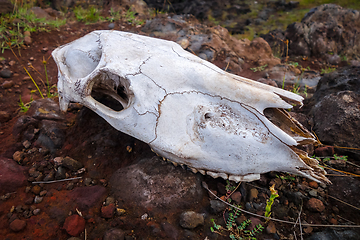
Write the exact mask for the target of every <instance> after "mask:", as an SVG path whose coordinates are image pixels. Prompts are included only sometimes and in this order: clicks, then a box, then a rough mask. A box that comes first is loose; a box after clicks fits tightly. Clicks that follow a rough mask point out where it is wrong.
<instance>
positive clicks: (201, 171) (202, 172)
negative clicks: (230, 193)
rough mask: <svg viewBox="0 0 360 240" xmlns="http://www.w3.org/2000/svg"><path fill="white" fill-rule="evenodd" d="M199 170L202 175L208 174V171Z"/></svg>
mask: <svg viewBox="0 0 360 240" xmlns="http://www.w3.org/2000/svg"><path fill="white" fill-rule="evenodd" d="M198 172H199V173H201V174H202V175H206V172H205V171H204V170H201V169H198Z"/></svg>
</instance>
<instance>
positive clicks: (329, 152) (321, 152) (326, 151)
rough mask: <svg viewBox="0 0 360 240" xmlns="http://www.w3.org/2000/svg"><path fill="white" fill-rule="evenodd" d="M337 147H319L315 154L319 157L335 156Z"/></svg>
mask: <svg viewBox="0 0 360 240" xmlns="http://www.w3.org/2000/svg"><path fill="white" fill-rule="evenodd" d="M334 153H335V149H334V147H333V146H326V147H319V148H317V149H315V155H316V156H318V157H329V156H333V155H334Z"/></svg>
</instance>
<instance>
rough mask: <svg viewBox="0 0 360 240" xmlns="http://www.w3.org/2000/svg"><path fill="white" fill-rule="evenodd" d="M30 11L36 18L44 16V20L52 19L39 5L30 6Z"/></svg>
mask: <svg viewBox="0 0 360 240" xmlns="http://www.w3.org/2000/svg"><path fill="white" fill-rule="evenodd" d="M30 11H31V12H33V13H34V14H35V16H36V17H37V18H45V19H46V20H53V19H54V18H53V17H51V16H50V15H49V14H48V13H47V12H46V11H45V10H44V9H42V8H41V7H32V8H30Z"/></svg>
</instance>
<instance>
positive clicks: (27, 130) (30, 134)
mask: <svg viewBox="0 0 360 240" xmlns="http://www.w3.org/2000/svg"><path fill="white" fill-rule="evenodd" d="M38 124H39V121H38V120H36V119H34V118H32V117H29V116H26V115H23V116H20V117H19V118H18V120H17V121H16V123H15V125H14V127H13V131H12V134H13V136H14V137H15V139H16V140H18V141H21V142H22V141H24V140H29V141H31V140H32V139H33V138H34V137H35V132H34V131H35V129H36V128H37V127H38Z"/></svg>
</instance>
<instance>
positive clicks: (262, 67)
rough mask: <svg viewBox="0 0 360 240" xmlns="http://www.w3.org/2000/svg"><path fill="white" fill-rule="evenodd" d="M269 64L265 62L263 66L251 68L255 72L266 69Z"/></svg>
mask: <svg viewBox="0 0 360 240" xmlns="http://www.w3.org/2000/svg"><path fill="white" fill-rule="evenodd" d="M267 66H268V65H267V64H265V65H262V66H259V67H254V68H250V70H251V71H253V72H261V71H264V70H265V68H266V67H267Z"/></svg>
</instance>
